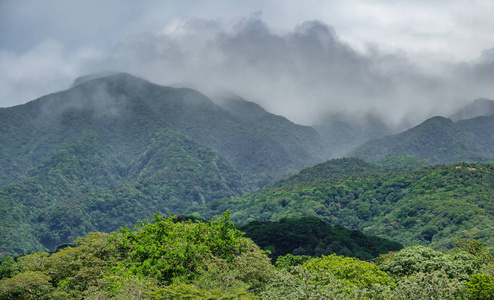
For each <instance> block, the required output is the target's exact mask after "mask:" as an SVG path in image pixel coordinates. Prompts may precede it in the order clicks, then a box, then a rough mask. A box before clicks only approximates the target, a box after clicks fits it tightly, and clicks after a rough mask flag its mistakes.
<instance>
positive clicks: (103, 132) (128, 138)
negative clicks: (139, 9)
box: [0, 73, 327, 189]
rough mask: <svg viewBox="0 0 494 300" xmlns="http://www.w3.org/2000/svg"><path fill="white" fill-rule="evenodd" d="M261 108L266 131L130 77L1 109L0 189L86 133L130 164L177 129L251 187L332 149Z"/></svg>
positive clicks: (186, 92)
mask: <svg viewBox="0 0 494 300" xmlns="http://www.w3.org/2000/svg"><path fill="white" fill-rule="evenodd" d="M257 109H258V110H261V111H263V119H264V120H265V124H264V125H263V124H260V123H259V122H258V120H250V119H249V118H248V117H242V114H243V113H245V114H248V112H247V111H242V112H237V113H236V114H233V113H231V112H229V111H227V110H225V109H223V108H221V107H219V106H218V105H216V104H214V103H213V102H212V101H211V100H210V99H209V98H207V97H206V96H204V95H202V94H201V93H199V92H197V91H194V90H191V89H185V88H182V89H177V88H169V87H163V86H159V85H156V84H152V83H150V82H148V81H145V80H142V79H139V78H136V77H133V76H131V75H128V74H124V73H116V74H110V75H108V76H106V77H105V76H103V77H96V78H94V79H91V78H86V79H84V80H79V81H78V84H75V85H73V87H71V88H70V89H68V90H65V91H62V92H59V93H55V94H51V95H47V96H44V97H41V98H39V99H37V100H35V101H32V102H29V103H27V104H25V105H19V106H16V107H11V108H2V109H0V143H1V144H2V148H0V184H7V183H12V182H14V181H16V180H18V179H19V178H20V176H23V175H25V174H26V173H27V172H28V170H30V169H31V168H34V167H36V166H38V165H39V164H41V163H42V162H43V161H44V160H45V159H47V158H48V157H50V156H51V155H53V154H54V153H55V151H57V150H58V149H60V148H61V147H64V146H66V145H67V144H69V143H71V142H73V141H75V140H77V139H79V138H80V136H81V135H82V133H84V132H86V131H89V132H90V133H91V134H94V135H96V136H98V137H99V138H101V139H102V140H103V141H105V142H106V143H107V144H108V145H109V146H111V147H113V149H114V151H116V153H117V154H118V155H119V156H120V157H121V158H122V159H123V160H124V161H125V162H126V163H127V164H129V163H132V161H133V160H134V159H135V157H137V156H139V155H140V154H141V153H142V151H144V149H145V148H146V147H147V145H148V144H149V142H150V140H151V139H152V138H153V137H154V135H155V133H156V132H158V131H160V130H162V129H173V130H175V131H177V132H180V133H182V134H184V135H187V136H189V137H190V138H192V139H194V140H195V141H196V142H199V143H201V144H204V145H206V146H209V147H211V148H213V149H214V150H215V151H217V152H218V153H220V155H222V156H224V157H225V158H226V159H227V160H228V161H229V162H230V163H231V164H232V165H233V166H234V167H235V168H237V170H238V171H239V172H240V173H241V175H242V176H244V178H245V179H246V182H248V183H249V185H250V187H251V189H254V188H257V187H261V186H263V185H266V184H268V183H271V182H274V181H276V180H278V179H281V178H283V177H286V176H289V175H292V174H294V173H296V172H297V171H299V170H301V169H302V168H304V167H307V166H310V165H313V164H315V163H317V162H321V161H323V160H324V159H325V157H324V155H323V154H324V153H326V152H327V148H326V147H325V146H324V145H323V144H322V142H321V138H320V137H319V135H318V134H317V133H315V131H314V130H312V129H311V128H308V127H303V126H298V125H295V124H293V123H291V122H289V121H288V120H286V119H283V120H281V119H280V118H281V117H279V116H275V115H272V114H269V113H267V112H265V111H264V110H262V108H260V107H258V108H257ZM280 120H281V121H280ZM268 123H269V126H267V125H266V124H268ZM265 125H266V126H265ZM292 132H293V133H292Z"/></svg>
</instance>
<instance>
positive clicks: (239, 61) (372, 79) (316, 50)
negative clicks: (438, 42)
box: [0, 14, 494, 125]
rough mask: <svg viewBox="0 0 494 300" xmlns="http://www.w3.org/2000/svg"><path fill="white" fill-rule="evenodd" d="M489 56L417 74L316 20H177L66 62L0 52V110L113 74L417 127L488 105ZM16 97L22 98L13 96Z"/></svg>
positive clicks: (493, 70)
mask: <svg viewBox="0 0 494 300" xmlns="http://www.w3.org/2000/svg"><path fill="white" fill-rule="evenodd" d="M493 53H494V51H493V50H485V51H484V52H483V53H482V55H481V56H479V58H478V59H475V60H471V61H469V62H462V63H441V64H439V63H438V64H436V65H434V64H429V65H428V66H427V68H424V67H423V66H418V65H417V64H416V63H414V62H413V61H412V60H411V59H410V58H409V57H408V56H407V52H406V49H403V50H402V51H395V50H393V51H389V50H387V51H384V50H382V49H380V48H379V46H376V45H367V46H366V47H364V48H361V49H359V50H357V49H355V48H353V47H352V46H350V45H349V44H347V43H345V42H344V41H342V39H341V38H340V37H339V36H338V34H337V32H336V30H335V29H334V28H332V27H331V26H329V25H327V24H325V23H323V22H319V21H309V22H305V23H302V24H300V25H298V26H296V27H295V28H294V29H293V30H289V31H284V32H283V33H279V32H275V31H274V30H272V29H271V28H270V27H269V26H268V25H267V24H266V23H265V22H264V21H263V18H262V16H261V15H260V14H253V15H251V16H249V17H246V18H243V19H241V20H237V21H233V22H228V21H218V20H214V21H211V20H205V19H197V18H189V19H178V20H175V21H173V22H170V23H168V24H167V25H166V26H164V27H162V28H160V29H159V30H155V31H147V32H141V33H134V34H132V35H129V36H127V37H126V38H123V39H120V40H119V41H118V43H116V44H114V46H113V47H111V49H110V51H105V52H104V53H103V52H98V51H95V50H89V49H85V50H78V51H74V52H71V53H67V52H66V51H64V49H63V47H62V46H61V45H59V44H57V43H56V42H54V41H52V42H50V41H48V42H45V43H43V44H40V45H39V46H38V47H37V48H36V49H33V50H32V51H29V52H26V53H24V54H20V55H16V54H12V53H7V52H1V53H0V70H8V72H9V74H8V76H7V75H3V76H4V78H1V79H0V82H1V83H2V86H1V88H0V90H1V91H3V92H2V94H1V95H0V100H1V101H2V103H1V104H0V105H1V106H7V105H9V103H16V102H17V103H18V102H19V101H18V99H15V100H13V101H12V102H9V99H11V98H12V99H13V98H14V96H15V97H18V98H19V97H20V98H22V100H28V98H29V97H32V99H34V98H35V97H37V96H40V94H39V93H40V92H41V91H46V90H47V89H51V90H50V91H56V90H57V89H64V88H67V87H69V86H70V81H68V78H70V80H73V79H74V78H75V77H77V76H79V75H84V74H87V73H92V72H100V71H107V70H112V71H126V72H129V73H131V74H135V75H137V76H141V77H144V78H146V79H149V80H151V81H153V82H156V83H159V84H163V85H181V86H192V87H195V88H197V89H198V90H200V91H201V92H204V93H206V94H208V95H210V96H214V95H215V93H216V92H217V91H218V90H230V91H233V92H235V93H237V94H239V95H241V96H243V97H244V98H246V99H248V100H250V101H254V102H257V103H259V104H261V105H262V106H263V107H265V108H266V109H267V110H269V111H271V112H273V113H277V114H281V115H284V116H286V117H288V118H289V119H291V120H293V121H295V122H297V123H302V124H314V123H318V122H320V121H321V118H323V117H324V116H328V115H334V114H338V113H342V114H354V115H355V116H356V118H358V117H359V116H363V115H365V114H368V113H371V114H373V115H377V116H379V117H382V118H384V120H385V121H386V122H388V123H389V124H395V125H396V124H400V123H402V122H410V123H416V122H420V121H421V120H423V119H424V118H426V117H429V116H432V115H435V114H441V115H449V114H450V113H452V112H453V111H454V110H455V109H457V108H458V107H460V106H461V105H463V104H466V103H467V102H468V101H471V100H473V99H475V98H477V97H484V98H494V87H493V86H492V84H491V83H492V78H493V76H494V54H493ZM16 70H18V71H19V74H18V75H17V76H13V75H12V74H16V73H15V71H16ZM27 70H29V71H27ZM4 72H5V71H4ZM0 76H2V75H0ZM62 86H63V87H62ZM47 87H48V88H47ZM23 88H25V91H26V92H25V93H23V92H19V89H20V90H22V89H23ZM37 93H38V94H37Z"/></svg>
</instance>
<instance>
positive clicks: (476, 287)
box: [465, 273, 494, 299]
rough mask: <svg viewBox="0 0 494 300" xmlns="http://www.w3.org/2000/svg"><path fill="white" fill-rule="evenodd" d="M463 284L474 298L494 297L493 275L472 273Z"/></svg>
mask: <svg viewBox="0 0 494 300" xmlns="http://www.w3.org/2000/svg"><path fill="white" fill-rule="evenodd" d="M465 285H466V286H467V291H468V292H469V293H471V297H472V298H475V299H494V277H493V276H489V275H487V274H482V273H479V274H474V275H472V276H471V277H470V280H468V281H467V282H466V283H465Z"/></svg>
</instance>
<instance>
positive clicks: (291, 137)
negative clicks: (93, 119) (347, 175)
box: [220, 96, 333, 165]
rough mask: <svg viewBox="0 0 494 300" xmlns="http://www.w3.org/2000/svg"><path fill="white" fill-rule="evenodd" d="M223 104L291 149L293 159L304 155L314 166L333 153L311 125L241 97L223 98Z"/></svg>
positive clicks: (257, 129) (259, 130)
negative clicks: (292, 120) (272, 111)
mask: <svg viewBox="0 0 494 300" xmlns="http://www.w3.org/2000/svg"><path fill="white" fill-rule="evenodd" d="M220 105H221V107H223V108H225V109H226V110H228V111H229V112H231V113H232V114H234V115H235V116H237V117H239V118H241V119H242V120H244V121H247V122H250V123H251V124H252V126H253V127H255V128H256V131H257V132H262V133H265V134H267V135H269V137H270V138H272V139H274V140H276V141H277V142H278V143H280V144H281V145H282V146H283V148H285V149H289V152H288V154H289V155H291V156H292V159H293V160H300V158H303V160H308V161H310V164H309V165H314V164H316V163H319V162H321V161H324V160H326V159H328V158H329V157H331V156H333V155H332V154H331V153H330V151H331V149H330V148H329V147H328V146H327V145H325V142H324V140H323V138H322V137H321V136H320V135H319V134H318V133H317V132H316V131H315V130H314V129H313V128H312V127H309V126H302V125H297V124H294V123H292V122H290V121H289V120H287V119H286V118H285V117H282V116H278V115H273V114H271V113H268V112H267V111H265V110H264V109H263V108H262V107H261V106H259V105H258V104H256V103H253V102H249V101H247V100H245V99H243V98H241V97H238V96H232V97H230V98H227V99H223V100H222V101H221V103H220Z"/></svg>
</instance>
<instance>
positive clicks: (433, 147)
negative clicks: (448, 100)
mask: <svg viewBox="0 0 494 300" xmlns="http://www.w3.org/2000/svg"><path fill="white" fill-rule="evenodd" d="M493 126H494V116H492V115H491V116H488V117H477V118H472V119H468V120H461V121H458V122H456V123H454V122H453V121H451V120H449V119H446V118H443V117H433V118H430V119H428V120H426V121H424V122H423V123H422V124H420V125H417V126H415V127H413V128H411V129H409V130H407V131H405V132H402V133H399V134H397V135H393V136H386V137H383V138H380V139H375V140H371V141H368V142H367V143H365V144H364V145H362V146H360V147H357V148H356V149H355V150H353V151H352V152H350V153H349V154H348V155H349V156H353V157H360V158H363V159H367V160H371V161H374V162H380V161H383V160H388V159H389V158H390V157H393V156H404V155H409V156H412V157H414V158H415V159H416V160H417V161H418V162H425V163H427V164H428V165H434V164H453V163H460V162H477V163H487V162H491V161H493V160H494V151H493V150H492V149H493V146H494V133H493V130H492V128H493Z"/></svg>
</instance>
